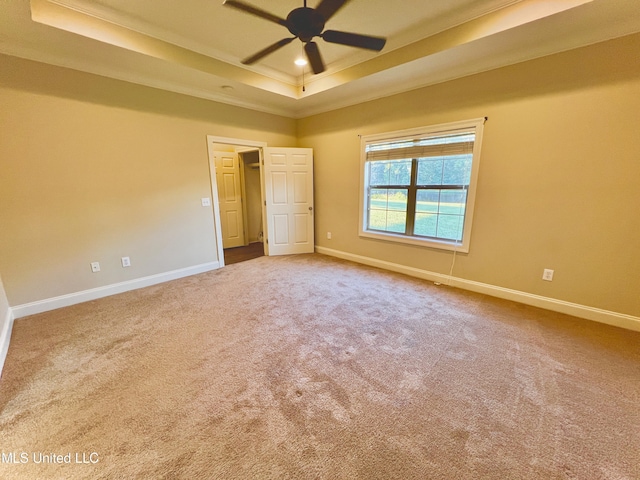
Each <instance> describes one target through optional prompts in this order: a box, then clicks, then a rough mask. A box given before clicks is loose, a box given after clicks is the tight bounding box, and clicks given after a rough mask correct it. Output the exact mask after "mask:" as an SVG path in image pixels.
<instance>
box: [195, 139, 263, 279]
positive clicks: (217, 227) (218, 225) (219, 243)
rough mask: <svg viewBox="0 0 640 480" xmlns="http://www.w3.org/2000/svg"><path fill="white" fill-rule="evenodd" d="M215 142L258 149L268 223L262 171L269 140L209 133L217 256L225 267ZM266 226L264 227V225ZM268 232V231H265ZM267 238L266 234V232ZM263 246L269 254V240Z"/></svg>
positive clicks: (221, 265) (210, 179)
mask: <svg viewBox="0 0 640 480" xmlns="http://www.w3.org/2000/svg"><path fill="white" fill-rule="evenodd" d="M215 143H222V144H225V145H231V146H233V147H238V148H246V147H251V148H256V149H257V150H258V154H259V156H260V201H261V203H262V205H261V207H262V225H263V226H264V225H266V218H265V209H264V202H265V197H264V184H263V183H264V182H263V172H262V159H263V152H262V149H263V148H264V147H266V146H267V142H257V141H255V140H245V139H240V138H230V137H218V136H216V135H207V152H208V154H209V181H210V183H211V201H212V206H213V208H212V211H213V223H214V230H215V236H216V246H217V252H216V253H217V256H218V262H219V264H220V267H224V246H223V244H222V225H221V222H220V201H219V198H218V182H217V181H216V164H215V159H214V150H215V148H214V147H213V145H214V144H215ZM263 228H264V227H263ZM265 233H266V232H265ZM265 238H266V234H265ZM263 248H264V253H265V255H268V254H269V253H268V250H267V242H263Z"/></svg>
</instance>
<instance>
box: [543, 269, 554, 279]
mask: <svg viewBox="0 0 640 480" xmlns="http://www.w3.org/2000/svg"><path fill="white" fill-rule="evenodd" d="M542 279H543V280H546V281H547V282H551V281H552V280H553V270H549V269H548V268H545V269H544V271H543V272H542Z"/></svg>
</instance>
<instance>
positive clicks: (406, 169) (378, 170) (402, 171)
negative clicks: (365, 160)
mask: <svg viewBox="0 0 640 480" xmlns="http://www.w3.org/2000/svg"><path fill="white" fill-rule="evenodd" d="M369 165H370V170H369V177H370V178H369V184H370V185H376V186H381V185H407V186H408V185H409V183H410V182H411V160H410V159H408V160H406V159H405V160H387V161H377V162H370V164H369Z"/></svg>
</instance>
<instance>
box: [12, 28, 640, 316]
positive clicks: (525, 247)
mask: <svg viewBox="0 0 640 480" xmlns="http://www.w3.org/2000/svg"><path fill="white" fill-rule="evenodd" d="M638 51H640V35H634V36H629V37H626V38H623V39H618V40H613V41H610V42H606V43H602V44H597V45H594V46H591V47H587V48H583V49H579V50H575V51H570V52H566V53H563V54H559V55H555V56H552V57H547V58H543V59H539V60H535V61H531V62H526V63H523V64H519V65H514V66H511V67H507V68H502V69H499V70H495V71H492V72H487V73H482V74H478V75H476V76H473V77H467V78H464V79H460V80H455V81H451V82H447V83H444V84H441V85H436V86H432V87H428V88H423V89H420V90H416V91H413V92H409V93H405V94H401V95H397V96H394V97H389V98H385V99H381V100H377V101H373V102H369V103H366V104H362V105H358V106H354V107H350V108H345V109H341V110H339V111H335V112H330V113H327V114H323V115H316V116H313V117H309V118H306V119H302V120H300V121H298V122H296V121H295V120H292V119H287V118H283V117H277V116H273V115H267V114H262V113H257V112H253V111H249V110H245V109H241V108H236V107H231V106H226V105H221V104H217V103H214V102H208V101H204V100H199V99H194V98H190V97H187V96H182V95H177V94H172V93H167V92H162V91H159V90H155V89H151V88H146V87H141V86H136V85H132V84H127V83H125V82H119V81H116V80H111V79H106V78H102V77H98V76H94V75H89V74H85V73H80V72H75V71H71V70H68V69H62V68H57V67H51V66H47V65H43V64H38V63H34V62H29V61H25V60H20V59H17V58H13V57H4V56H2V57H0V104H1V105H2V108H1V109H0V223H1V227H0V228H1V230H2V232H3V234H2V236H0V271H2V274H3V279H4V286H5V290H6V293H7V297H8V300H9V304H10V305H12V306H16V305H21V304H24V303H27V302H32V301H35V300H40V299H46V298H51V297H54V296H58V295H63V294H67V293H73V292H78V291H82V290H86V289H90V288H94V287H100V286H105V285H110V284H113V283H117V282H121V281H125V280H129V279H135V278H139V277H144V276H147V275H153V274H157V273H163V272H167V271H171V270H175V269H180V268H186V267H190V266H194V265H199V264H203V263H207V262H213V261H215V260H216V248H215V237H214V233H213V221H212V213H211V210H210V209H207V208H203V207H201V206H200V198H201V197H205V196H210V185H209V173H208V160H207V149H206V135H207V134H211V135H217V136H227V137H232V138H243V139H248V140H256V141H265V142H268V143H269V144H270V145H292V146H293V145H298V146H304V147H312V148H314V150H315V167H314V168H315V197H316V205H315V207H316V209H315V210H316V235H317V244H318V245H320V246H324V247H328V248H332V249H336V250H341V251H344V252H349V253H354V254H359V255H365V256H369V257H374V258H378V259H381V260H386V261H390V262H394V263H398V264H402V265H409V266H414V267H418V268H421V269H424V270H428V271H434V272H439V273H445V274H446V273H448V272H449V268H450V266H451V260H452V254H451V253H450V252H443V251H438V250H431V249H425V248H418V247H412V246H399V245H394V244H390V243H387V242H380V241H376V240H371V239H360V238H359V237H358V234H357V231H358V228H357V222H358V191H359V184H358V182H359V138H358V135H359V134H365V135H366V134H373V133H380V132H385V131H390V130H397V129H403V128H411V127H416V126H421V125H430V124H435V123H442V122H450V121H456V120H462V119H468V118H474V117H480V116H485V115H486V116H488V117H489V121H488V122H487V124H486V127H485V135H484V142H483V155H482V159H481V167H480V178H479V185H478V196H477V201H476V212H475V218H474V228H473V234H472V238H471V247H470V252H469V254H467V255H461V254H458V257H457V259H456V263H455V268H454V271H453V274H454V276H457V277H461V278H464V279H469V280H474V281H478V282H483V283H487V284H491V285H496V286H500V287H506V288H511V289H515V290H520V291H523V292H529V293H531V294H537V295H542V296H545V297H551V298H557V299H560V300H565V301H569V302H575V303H578V304H582V305H587V306H592V307H596V308H603V309H606V310H611V311H615V312H620V313H626V314H630V315H635V316H640V301H639V300H638V292H639V291H640V275H638V273H637V272H639V271H640V255H638V249H637V247H636V245H637V244H638V243H640V215H638V214H637V212H636V210H637V208H638V206H639V205H640V194H639V193H638V192H639V189H638V188H637V183H638V180H640V161H639V159H640V136H639V135H637V132H638V131H639V130H640V115H638V112H640V64H639V63H638V61H637V52H638ZM296 132H297V135H296ZM327 231H331V232H332V233H333V239H332V240H327V239H326V232H327ZM125 255H127V256H130V257H131V261H132V266H131V267H130V268H129V269H123V268H122V267H121V266H120V257H121V256H125ZM92 261H99V262H100V263H101V265H102V272H100V273H98V274H92V273H91V272H90V269H89V263H90V262H92ZM543 268H552V269H554V270H555V271H556V276H555V279H554V281H553V282H552V283H548V282H543V281H542V280H541V278H540V277H541V274H542V269H543Z"/></svg>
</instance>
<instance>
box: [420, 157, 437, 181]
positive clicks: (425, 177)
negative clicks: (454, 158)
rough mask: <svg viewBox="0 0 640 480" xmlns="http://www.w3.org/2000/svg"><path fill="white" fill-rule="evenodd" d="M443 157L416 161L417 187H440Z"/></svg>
mask: <svg viewBox="0 0 640 480" xmlns="http://www.w3.org/2000/svg"><path fill="white" fill-rule="evenodd" d="M442 160H443V157H433V158H419V159H418V185H442Z"/></svg>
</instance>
